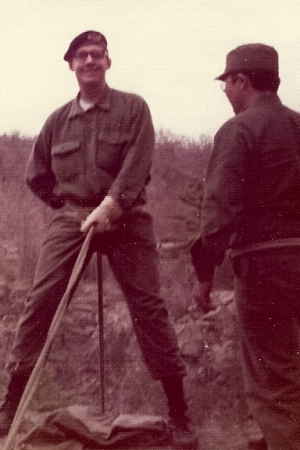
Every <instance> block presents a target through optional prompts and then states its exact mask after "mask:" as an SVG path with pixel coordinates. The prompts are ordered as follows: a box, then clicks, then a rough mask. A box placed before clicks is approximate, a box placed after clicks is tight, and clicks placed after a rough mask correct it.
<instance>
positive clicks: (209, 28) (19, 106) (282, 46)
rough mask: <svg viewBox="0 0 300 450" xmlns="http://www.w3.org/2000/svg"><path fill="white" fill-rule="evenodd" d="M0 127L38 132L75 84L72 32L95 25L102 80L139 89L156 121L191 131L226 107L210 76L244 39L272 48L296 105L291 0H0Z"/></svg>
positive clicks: (298, 87)
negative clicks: (102, 55) (103, 47)
mask: <svg viewBox="0 0 300 450" xmlns="http://www.w3.org/2000/svg"><path fill="white" fill-rule="evenodd" d="M0 16H1V28H0V54H1V55H2V57H1V63H2V64H1V66H0V67H1V68H0V134H3V133H7V134H10V133H15V132H18V133H20V134H21V135H24V136H28V137H30V136H36V135H37V134H38V133H39V131H40V129H41V127H42V126H43V124H44V122H45V120H46V119H47V117H48V116H49V115H50V114H51V113H52V112H53V111H54V110H55V109H56V108H58V107H60V106H62V105H63V104H64V103H66V102H68V101H69V100H71V99H72V98H74V97H75V96H76V95H77V93H78V86H77V82H76V78H75V76H74V73H73V72H71V71H70V69H69V67H68V64H67V63H66V62H65V61H64V60H63V55H64V53H65V51H66V49H67V47H68V45H69V43H70V42H71V40H72V39H73V38H74V37H75V36H77V35H78V34H80V33H81V32H83V31H86V30H89V29H94V30H97V31H101V32H102V33H103V34H104V35H105V36H106V38H107V40H108V48H109V53H110V57H111V59H112V67H111V68H110V69H109V71H108V72H107V83H108V85H109V86H110V87H112V88H115V89H120V90H123V91H127V92H134V93H136V94H139V95H141V96H142V97H143V98H144V99H145V100H146V102H147V103H148V105H149V107H150V110H151V113H152V118H153V123H154V126H155V129H156V130H157V131H158V130H161V129H162V130H164V131H166V132H171V133H172V134H175V135H178V136H185V137H187V138H189V139H192V140H197V139H198V138H199V137H201V135H203V134H204V135H211V136H213V135H214V133H215V132H216V131H217V129H218V128H219V127H220V126H221V125H222V123H224V122H225V121H226V120H227V119H229V118H230V117H231V116H232V115H233V112H232V109H231V106H230V104H229V103H228V101H227V99H226V96H225V95H224V93H223V92H222V91H221V89H220V83H219V82H218V81H215V79H214V78H215V77H216V76H218V75H219V74H221V73H222V72H223V70H224V68H225V58H226V54H227V53H228V52H229V51H230V50H232V49H233V48H235V47H237V46H238V45H242V44H245V43H249V42H262V43H264V44H268V45H272V46H274V47H275V48H276V49H277V51H278V53H279V64H280V78H281V86H280V89H279V96H280V98H281V100H282V101H283V103H285V104H286V105H287V106H289V107H291V108H293V109H295V110H297V111H300V80H299V72H300V26H299V17H300V1H299V0H250V1H249V0H217V1H215V0H207V1H205V0H184V1H183V0H64V1H62V0H0Z"/></svg>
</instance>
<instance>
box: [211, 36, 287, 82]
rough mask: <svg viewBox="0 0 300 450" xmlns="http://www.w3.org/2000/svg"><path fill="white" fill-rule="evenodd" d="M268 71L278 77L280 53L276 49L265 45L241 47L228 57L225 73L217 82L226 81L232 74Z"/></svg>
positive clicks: (232, 51)
mask: <svg viewBox="0 0 300 450" xmlns="http://www.w3.org/2000/svg"><path fill="white" fill-rule="evenodd" d="M248 70H267V71H270V72H274V73H276V74H277V75H278V72H279V69H278V53H277V51H276V50H275V48H273V47H270V46H269V45H264V44H246V45H241V46H239V47H237V48H235V49H234V50H231V52H229V53H228V55H227V56H226V67H225V70H224V73H222V75H219V76H218V77H217V78H216V80H224V79H225V78H226V77H227V75H228V74H230V73H231V72H239V71H241V72H242V71H248Z"/></svg>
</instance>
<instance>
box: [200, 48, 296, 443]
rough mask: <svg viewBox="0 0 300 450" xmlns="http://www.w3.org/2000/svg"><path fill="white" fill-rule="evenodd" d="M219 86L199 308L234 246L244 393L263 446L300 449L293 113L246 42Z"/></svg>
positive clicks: (260, 52)
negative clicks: (221, 109)
mask: <svg viewBox="0 0 300 450" xmlns="http://www.w3.org/2000/svg"><path fill="white" fill-rule="evenodd" d="M217 79H219V80H221V81H222V83H223V84H224V86H223V87H224V92H225V94H226V96H227V97H228V100H229V102H230V103H231V105H232V107H233V110H234V112H235V114H236V115H235V117H233V118H232V119H230V120H229V121H227V122H226V123H225V124H224V125H223V126H222V127H221V128H220V130H219V131H218V132H217V134H216V136H215V139H214V146H213V151H212V155H211V159H210V161H209V165H208V169H207V174H206V181H205V193H204V200H203V207H202V216H201V232H200V237H199V239H198V240H197V241H196V243H195V244H194V246H193V248H192V259H193V263H194V267H195V269H196V273H197V276H198V281H197V283H196V286H195V289H194V295H195V299H196V302H198V305H199V307H201V308H204V309H205V310H206V311H207V310H209V309H210V308H211V304H210V292H211V289H212V281H213V274H214V269H215V267H216V266H217V265H220V264H221V263H222V261H223V258H224V254H225V251H226V249H228V248H231V258H232V261H233V267H234V272H235V293H236V304H237V313H238V318H239V325H240V334H241V345H242V361H243V370H244V381H245V392H246V396H247V399H248V402H249V406H250V410H251V412H252V414H253V416H254V418H255V419H256V421H257V422H258V424H259V426H260V427H261V430H262V432H263V434H264V437H265V439H266V442H267V444H268V447H267V446H266V445H267V444H266V442H264V441H261V443H260V445H261V446H260V447H259V448H268V449H269V450H283V449H284V450H292V449H293V450H296V449H300V381H299V380H300V357H299V354H300V345H299V331H300V327H299V319H300V313H299V311H300V114H298V113H297V112H295V111H292V110H290V109H288V108H287V107H285V106H283V105H282V103H281V101H280V99H279V97H278V96H277V89H278V86H279V83H280V79H279V73H278V55H277V52H276V50H275V49H274V48H273V47H269V46H267V45H263V44H249V45H243V46H240V47H238V48H236V49H234V50H232V51H231V52H230V53H229V54H228V55H227V60H226V69H225V71H224V73H223V74H222V75H220V76H219V77H218V78H217Z"/></svg>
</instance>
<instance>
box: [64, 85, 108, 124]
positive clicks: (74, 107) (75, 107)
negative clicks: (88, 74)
mask: <svg viewBox="0 0 300 450" xmlns="http://www.w3.org/2000/svg"><path fill="white" fill-rule="evenodd" d="M111 95H112V89H110V88H109V87H108V86H106V89H105V92H104V95H103V96H102V98H101V99H100V100H99V101H98V102H97V103H95V106H94V108H99V109H102V110H106V111H107V110H108V109H109V107H110V103H111ZM79 96H80V92H79V93H78V95H77V96H76V98H74V100H72V102H71V108H70V111H69V114H68V119H73V118H74V117H76V116H79V115H82V114H85V111H84V110H83V109H82V108H81V106H80V105H79Z"/></svg>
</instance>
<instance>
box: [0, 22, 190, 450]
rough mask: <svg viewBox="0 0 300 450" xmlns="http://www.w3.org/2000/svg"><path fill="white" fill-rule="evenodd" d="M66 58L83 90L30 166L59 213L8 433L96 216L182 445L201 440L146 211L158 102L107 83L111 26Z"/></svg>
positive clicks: (2, 427) (40, 276) (13, 381)
mask: <svg viewBox="0 0 300 450" xmlns="http://www.w3.org/2000/svg"><path fill="white" fill-rule="evenodd" d="M64 59H65V60H66V61H67V62H68V64H69V67H70V69H71V70H72V71H73V72H74V73H75V75H76V78H77V81H78V84H79V88H80V92H79V94H78V96H77V97H76V98H75V99H74V100H72V101H71V102H69V103H67V104H66V105H64V106H62V107H61V108H59V109H58V110H56V111H55V112H54V113H53V114H52V115H51V116H50V117H49V118H48V120H47V121H46V123H45V125H44V127H43V129H42V131H41V133H40V134H39V136H38V138H37V140H36V143H35V145H34V148H33V150H32V153H31V155H30V159H29V162H28V166H27V171H26V181H27V183H28V185H29V187H30V188H31V189H32V191H33V192H34V193H35V194H36V195H37V196H38V197H39V198H40V199H41V200H43V201H44V202H46V203H47V204H49V205H50V206H52V207H53V208H55V209H56V214H55V216H54V220H53V221H52V223H51V225H50V228H49V231H48V235H47V237H46V239H45V242H44V244H43V248H42V251H41V254H40V258H39V262H38V265H37V270H36V274H35V279H34V283H33V287H32V290H31V292H30V293H29V297H28V300H27V303H26V308H25V311H24V314H23V316H22V318H21V320H20V323H19V327H18V332H17V336H16V339H15V342H14V346H13V351H12V355H11V358H10V360H9V363H8V371H9V374H10V381H9V385H8V389H7V394H6V397H5V400H4V403H3V405H2V408H1V412H0V435H4V434H6V433H7V432H8V430H9V427H10V424H11V422H12V419H13V416H14V413H15V411H16V408H17V406H18V402H19V400H20V397H21V395H22V392H23V390H24V386H25V384H26V382H27V380H28V377H29V376H30V373H31V371H32V368H33V367H34V364H35V362H36V360H37V358H38V355H39V353H40V351H41V349H42V346H43V344H44V342H45V338H46V334H47V331H48V328H49V325H50V323H51V320H52V318H53V315H54V313H55V311H56V308H57V306H58V304H59V301H60V299H61V297H62V295H63V293H64V291H65V289H66V286H67V283H68V280H69V277H70V274H71V272H72V269H73V266H74V263H75V260H76V258H77V255H78V253H79V251H80V248H81V246H82V243H83V241H84V239H85V234H86V233H87V232H88V230H89V229H90V227H91V226H92V225H93V227H94V234H93V241H92V245H91V249H90V250H91V253H92V251H93V250H97V251H99V252H102V253H106V254H107V257H108V260H109V262H110V265H111V267H112V270H113V272H114V275H115V277H116V279H117V280H118V282H119V284H120V286H121V288H122V290H123V293H124V297H125V299H126V301H127V304H128V307H129V311H130V314H131V317H132V323H133V327H134V330H135V333H136V336H137V339H138V342H139V345H140V348H141V350H142V353H143V356H144V359H145V362H146V364H147V365H148V368H149V370H150V372H151V374H152V376H153V377H154V378H155V379H158V380H160V381H161V382H162V386H163V388H164V391H165V393H166V396H167V400H168V406H169V417H170V421H169V422H170V430H171V434H172V439H173V444H174V445H175V446H176V447H177V448H180V449H183V448H195V447H196V446H197V439H196V437H195V435H194V433H193V432H192V431H191V430H190V428H189V420H188V416H187V404H186V401H185V399H184V393H183V376H184V375H185V367H184V365H183V362H182V360H181V357H180V355H179V349H178V345H177V339H176V335H175V333H174V330H173V328H172V327H171V325H170V322H169V319H168V313H167V310H166V308H165V305H164V301H163V300H162V299H161V297H160V296H159V281H158V270H157V252H156V244H155V240H154V235H153V229H152V218H151V216H150V215H149V214H148V213H147V212H146V211H145V210H144V204H145V201H146V196H145V188H146V185H147V183H148V182H149V178H150V177H149V171H150V166H151V159H152V154H153V148H154V130H153V125H152V120H151V116H150V112H149V108H148V106H147V104H146V103H145V101H144V100H143V99H142V98H141V97H139V96H137V95H134V94H128V93H124V92H121V91H117V90H115V89H111V88H109V87H108V86H107V84H106V78H105V75H106V71H107V70H108V69H109V68H110V66H111V60H110V58H109V54H108V49H107V41H106V38H105V37H104V36H103V34H101V33H99V32H96V31H92V30H91V31H86V32H84V33H82V34H80V35H79V36H77V37H76V38H75V39H74V40H73V41H72V42H71V44H70V45H69V48H68V50H67V52H66V54H65V56H64Z"/></svg>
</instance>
